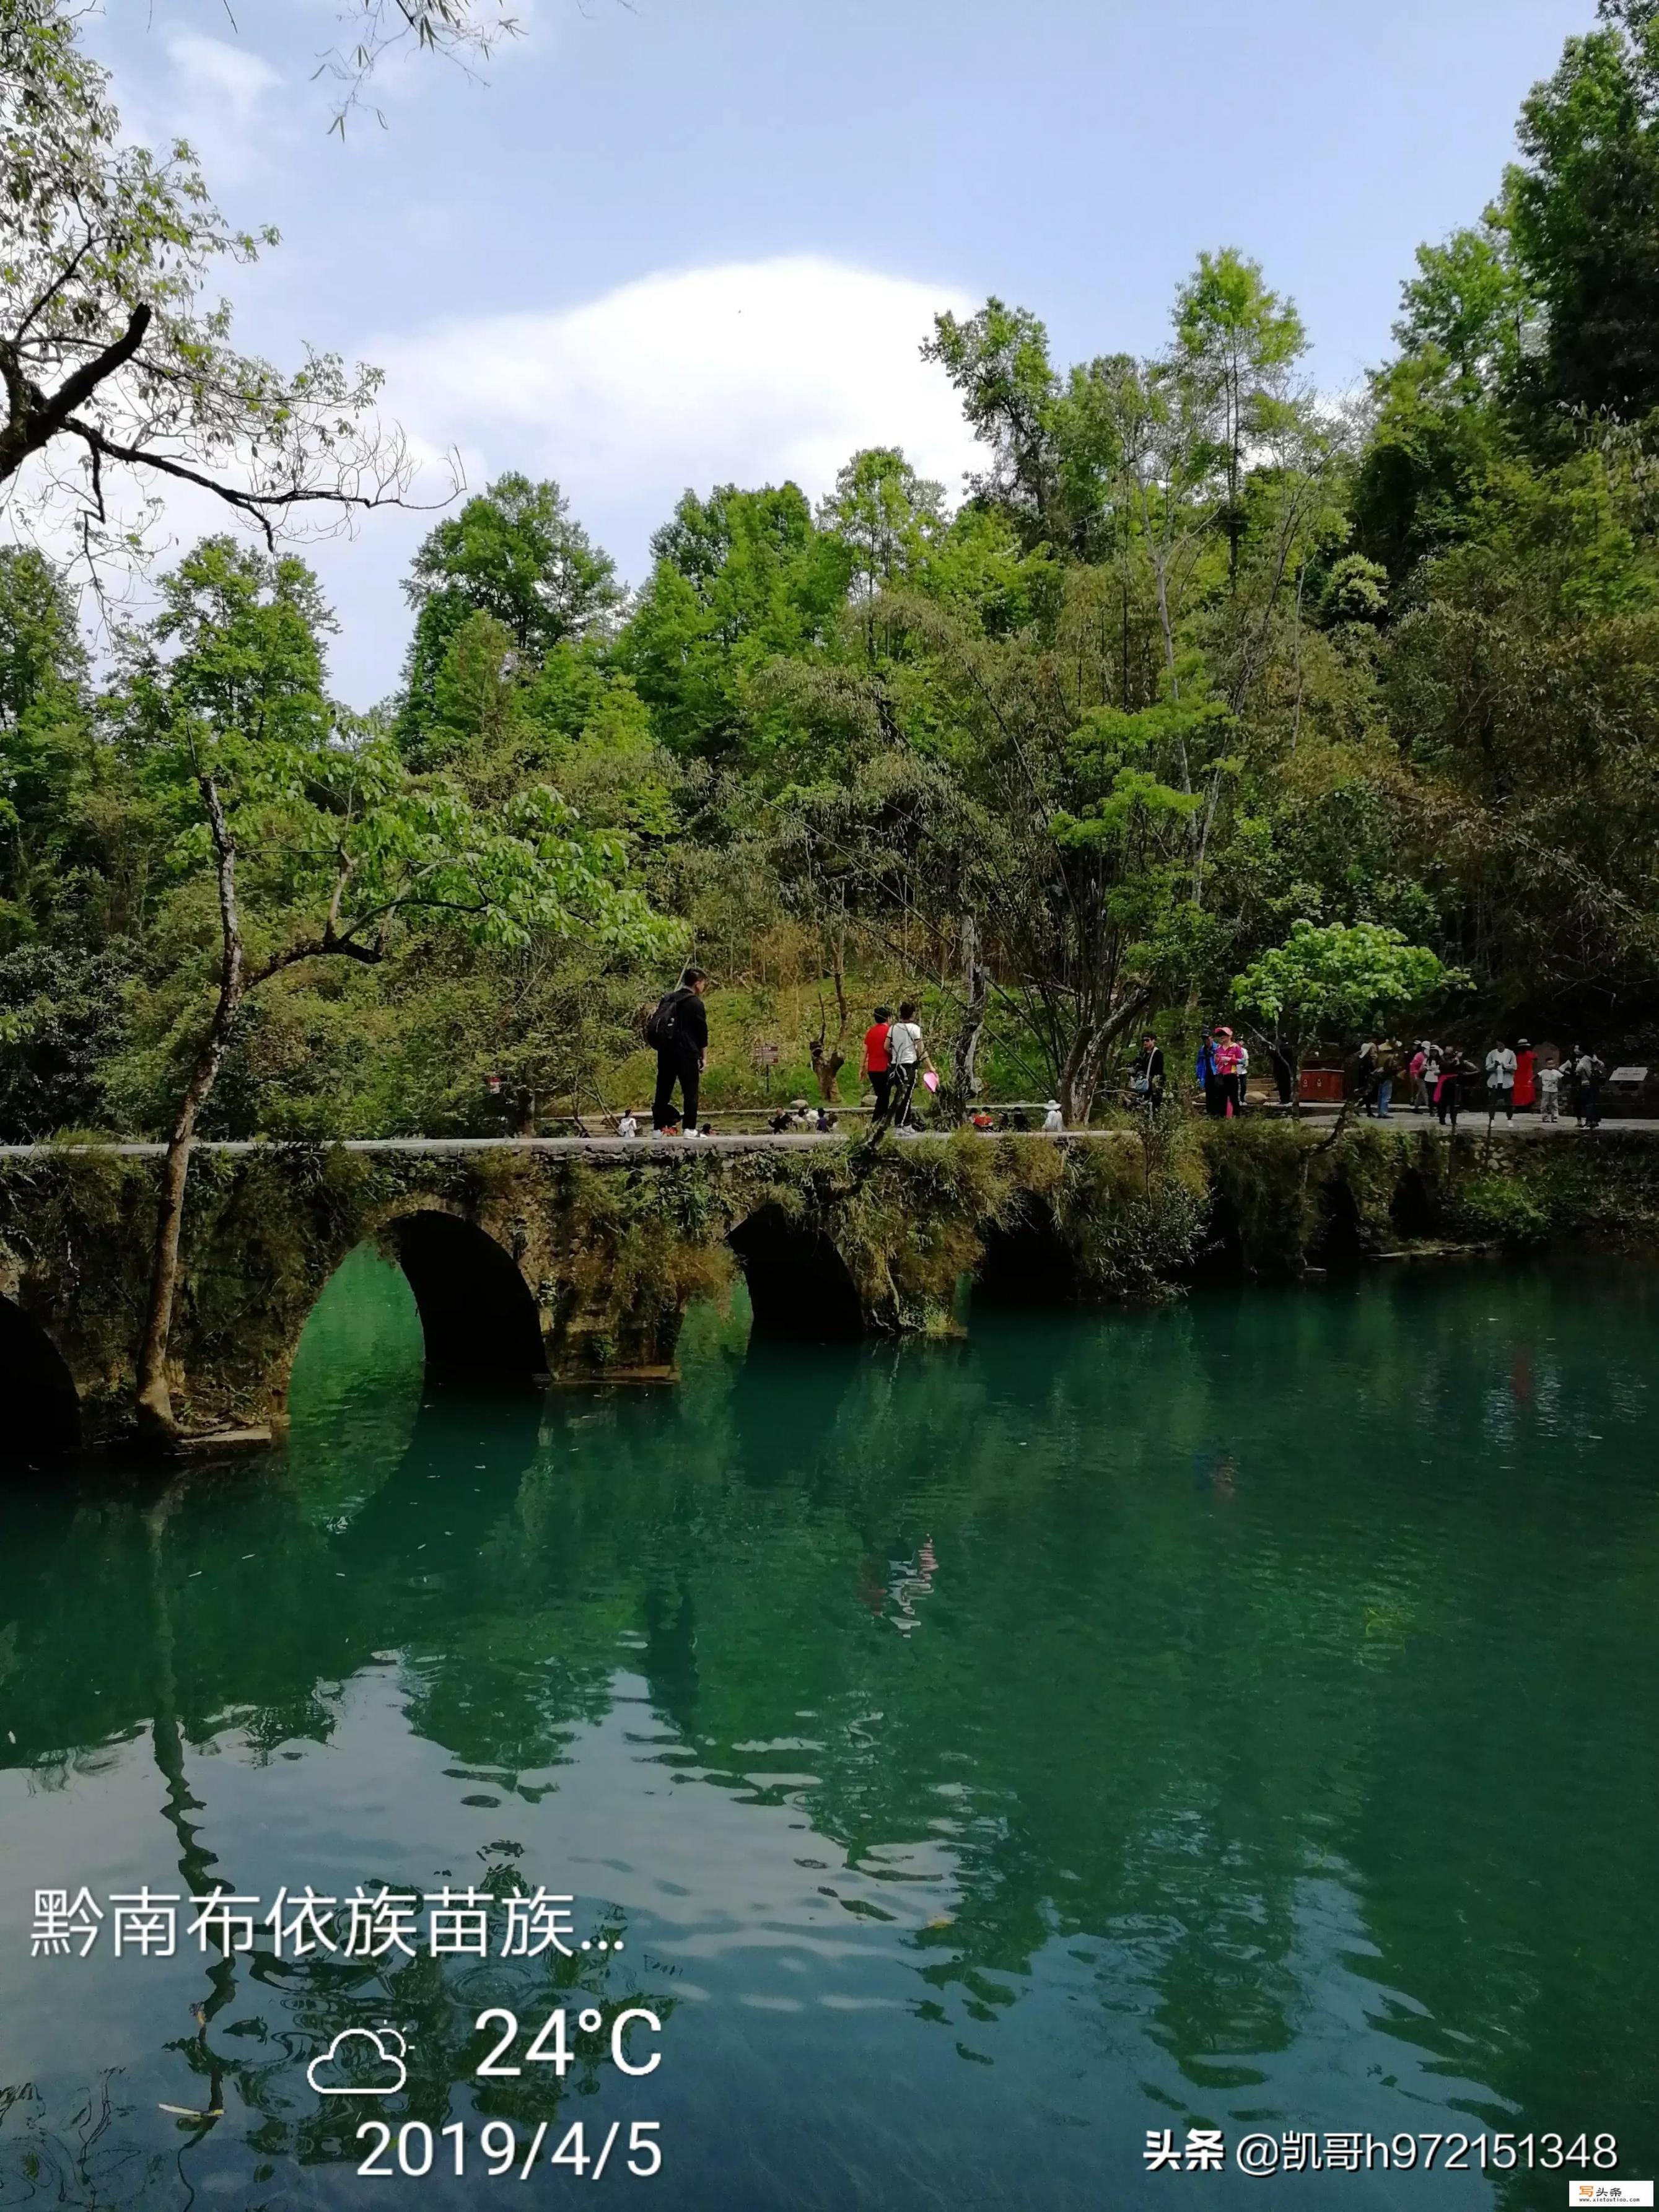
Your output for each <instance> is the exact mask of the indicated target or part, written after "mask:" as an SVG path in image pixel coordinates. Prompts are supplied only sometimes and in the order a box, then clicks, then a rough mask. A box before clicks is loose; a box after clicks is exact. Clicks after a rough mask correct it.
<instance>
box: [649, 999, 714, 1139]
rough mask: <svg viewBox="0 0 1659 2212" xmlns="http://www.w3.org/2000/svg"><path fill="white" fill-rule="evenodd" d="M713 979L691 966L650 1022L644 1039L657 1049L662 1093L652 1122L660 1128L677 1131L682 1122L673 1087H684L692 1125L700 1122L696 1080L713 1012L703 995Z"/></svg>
mask: <svg viewBox="0 0 1659 2212" xmlns="http://www.w3.org/2000/svg"><path fill="white" fill-rule="evenodd" d="M707 989H708V976H707V975H704V973H703V971H702V969H701V968H688V969H686V970H685V973H684V975H682V976H681V977H680V980H679V984H678V987H677V988H676V989H674V990H672V991H670V992H668V993H667V994H666V995H665V997H663V998H661V999H659V1000H658V1001H657V1004H656V1006H655V1008H654V1009H653V1012H652V1013H651V1016H650V1018H649V1019H648V1020H647V1023H646V1024H645V1041H646V1042H647V1044H648V1045H651V1046H653V1047H654V1048H655V1051H656V1054H657V1095H656V1097H654V1098H653V1100H652V1102H651V1126H652V1127H653V1129H654V1130H656V1131H658V1132H659V1133H664V1134H667V1133H675V1132H677V1131H678V1128H679V1127H680V1116H679V1115H678V1114H677V1113H676V1112H675V1111H674V1087H675V1085H677V1084H678V1086H679V1092H680V1100H681V1104H682V1107H683V1109H684V1115H685V1121H686V1125H687V1127H690V1128H693V1129H695V1128H696V1126H697V1085H698V1082H699V1080H700V1079H701V1077H702V1069H703V1063H704V1061H705V1060H707V1058H708V1009H707V1008H706V1007H705V1006H704V1005H703V1003H702V994H703V993H704V992H705V991H706V990H707Z"/></svg>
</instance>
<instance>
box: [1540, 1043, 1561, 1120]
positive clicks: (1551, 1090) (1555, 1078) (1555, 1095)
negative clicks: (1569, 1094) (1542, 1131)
mask: <svg viewBox="0 0 1659 2212" xmlns="http://www.w3.org/2000/svg"><path fill="white" fill-rule="evenodd" d="M1538 1121H1539V1126H1540V1127H1542V1128H1546V1129H1557V1128H1559V1127H1560V1126H1561V1069H1560V1067H1559V1065H1558V1064H1557V1062H1556V1061H1554V1060H1546V1061H1545V1063H1544V1065H1543V1066H1541V1068H1540V1069H1539V1071H1538Z"/></svg>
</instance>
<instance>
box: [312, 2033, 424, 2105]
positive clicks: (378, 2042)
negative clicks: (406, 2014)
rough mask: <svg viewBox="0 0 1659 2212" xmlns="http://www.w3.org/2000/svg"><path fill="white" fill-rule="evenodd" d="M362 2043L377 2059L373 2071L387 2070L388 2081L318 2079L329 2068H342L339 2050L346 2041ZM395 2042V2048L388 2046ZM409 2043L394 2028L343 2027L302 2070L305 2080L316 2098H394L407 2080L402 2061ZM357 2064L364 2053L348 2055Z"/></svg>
mask: <svg viewBox="0 0 1659 2212" xmlns="http://www.w3.org/2000/svg"><path fill="white" fill-rule="evenodd" d="M352 2043H366V2044H368V2046H369V2049H370V2051H373V2052H374V2056H375V2057H377V2058H378V2059H379V2060H380V2067H379V2068H377V2069H375V2070H376V2071H377V2072H380V2071H382V2070H389V2072H390V2074H391V2075H392V2079H391V2080H390V2081H319V2079H318V2076H319V2074H325V2073H326V2072H327V2070H328V2069H329V2068H330V2067H332V2068H333V2069H335V2071H336V2072H337V2073H343V2072H344V2070H345V2066H346V2062H345V2060H344V2059H343V2058H342V2057H341V2052H342V2051H343V2050H344V2048H345V2046H346V2045H348V2044H352ZM394 2044H395V2045H396V2046H397V2048H396V2049H395V2050H392V2049H388V2047H387V2046H388V2045H394ZM408 2052H409V2045H408V2044H407V2043H406V2042H405V2041H404V2038H403V2037H402V2036H401V2035H400V2034H399V2033H398V2031H397V2029H396V2028H395V2027H343V2028H342V2029H341V2030H340V2033H338V2034H337V2036H336V2037H335V2039H334V2040H333V2042H332V2043H331V2044H330V2045H329V2046H328V2049H327V2050H326V2051H319V2052H318V2053H317V2056H316V2057H314V2058H313V2060H312V2062H311V2063H310V2065H309V2066H307V2069H306V2079H307V2081H309V2082H310V2084H311V2086H312V2087H313V2089H314V2090H315V2091H316V2092H317V2094H318V2095H319V2097H395V2096H396V2095H397V2093H398V2091H399V2090H400V2089H401V2088H402V2087H403V2086H404V2082H406V2081H408V2079H409V2069H408V2067H407V2066H406V2065H405V2064H404V2059H405V2057H407V2056H408ZM351 2056H352V2057H355V2059H356V2064H357V2065H358V2066H362V2065H363V2063H365V2054H364V2053H362V2052H356V2053H353V2054H351Z"/></svg>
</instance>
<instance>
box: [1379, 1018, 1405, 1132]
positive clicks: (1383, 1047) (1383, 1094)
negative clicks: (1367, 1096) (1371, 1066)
mask: <svg viewBox="0 0 1659 2212" xmlns="http://www.w3.org/2000/svg"><path fill="white" fill-rule="evenodd" d="M1399 1074H1400V1047H1399V1045H1398V1044H1397V1043H1396V1042H1395V1040H1394V1038H1393V1037H1383V1038H1382V1039H1381V1040H1380V1041H1379V1042H1378V1044H1377V1048H1376V1118H1377V1120H1378V1121H1392V1120H1393V1118H1394V1116H1393V1115H1392V1114H1391V1112H1390V1111H1389V1109H1390V1108H1391V1106H1392V1105H1393V1103H1394V1086H1395V1081H1396V1080H1397V1079H1398V1077H1399Z"/></svg>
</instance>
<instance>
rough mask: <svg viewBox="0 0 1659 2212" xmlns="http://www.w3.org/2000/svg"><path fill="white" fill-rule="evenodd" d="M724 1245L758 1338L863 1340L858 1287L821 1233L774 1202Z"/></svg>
mask: <svg viewBox="0 0 1659 2212" xmlns="http://www.w3.org/2000/svg"><path fill="white" fill-rule="evenodd" d="M726 1243H728V1244H729V1245H730V1246H731V1248H732V1251H733V1252H734V1253H735V1254H736V1255H737V1259H738V1265H739V1266H740V1267H742V1269H743V1272H744V1279H745V1280H746V1282H747V1283H748V1285H749V1301H750V1305H751V1306H752V1307H753V1309H754V1315H755V1320H754V1333H755V1334H756V1335H757V1336H760V1337H793V1338H796V1339H800V1338H809V1339H811V1340H815V1341H817V1342H820V1343H823V1342H833V1343H844V1342H846V1341H848V1340H849V1339H851V1338H854V1337H860V1336H862V1335H863V1334H865V1317H864V1304H863V1301H862V1300H861V1299H860V1297H859V1292H858V1285H856V1284H855V1283H854V1280H853V1277H852V1273H851V1272H850V1270H849V1269H848V1265H847V1262H846V1261H845V1260H843V1259H842V1255H841V1254H840V1253H839V1251H837V1250H836V1246H835V1244H834V1243H833V1241H832V1240H831V1239H830V1238H829V1237H827V1236H826V1235H825V1234H824V1233H823V1231H822V1230H819V1229H815V1228H813V1227H811V1226H810V1225H807V1224H805V1223H802V1222H800V1221H798V1220H796V1219H794V1218H792V1217H791V1216H790V1214H788V1213H787V1212H786V1211H785V1209H784V1208H783V1207H782V1206H780V1205H778V1204H777V1203H776V1202H775V1201H770V1202H769V1203H768V1204H766V1205H764V1206H760V1207H759V1208H758V1209H757V1211H756V1212H753V1213H751V1214H750V1215H749V1217H748V1218H747V1219H746V1220H744V1221H740V1222H739V1223H738V1225H737V1227H736V1228H735V1229H734V1230H732V1232H731V1234H730V1235H729V1236H728V1237H727V1238H726Z"/></svg>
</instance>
